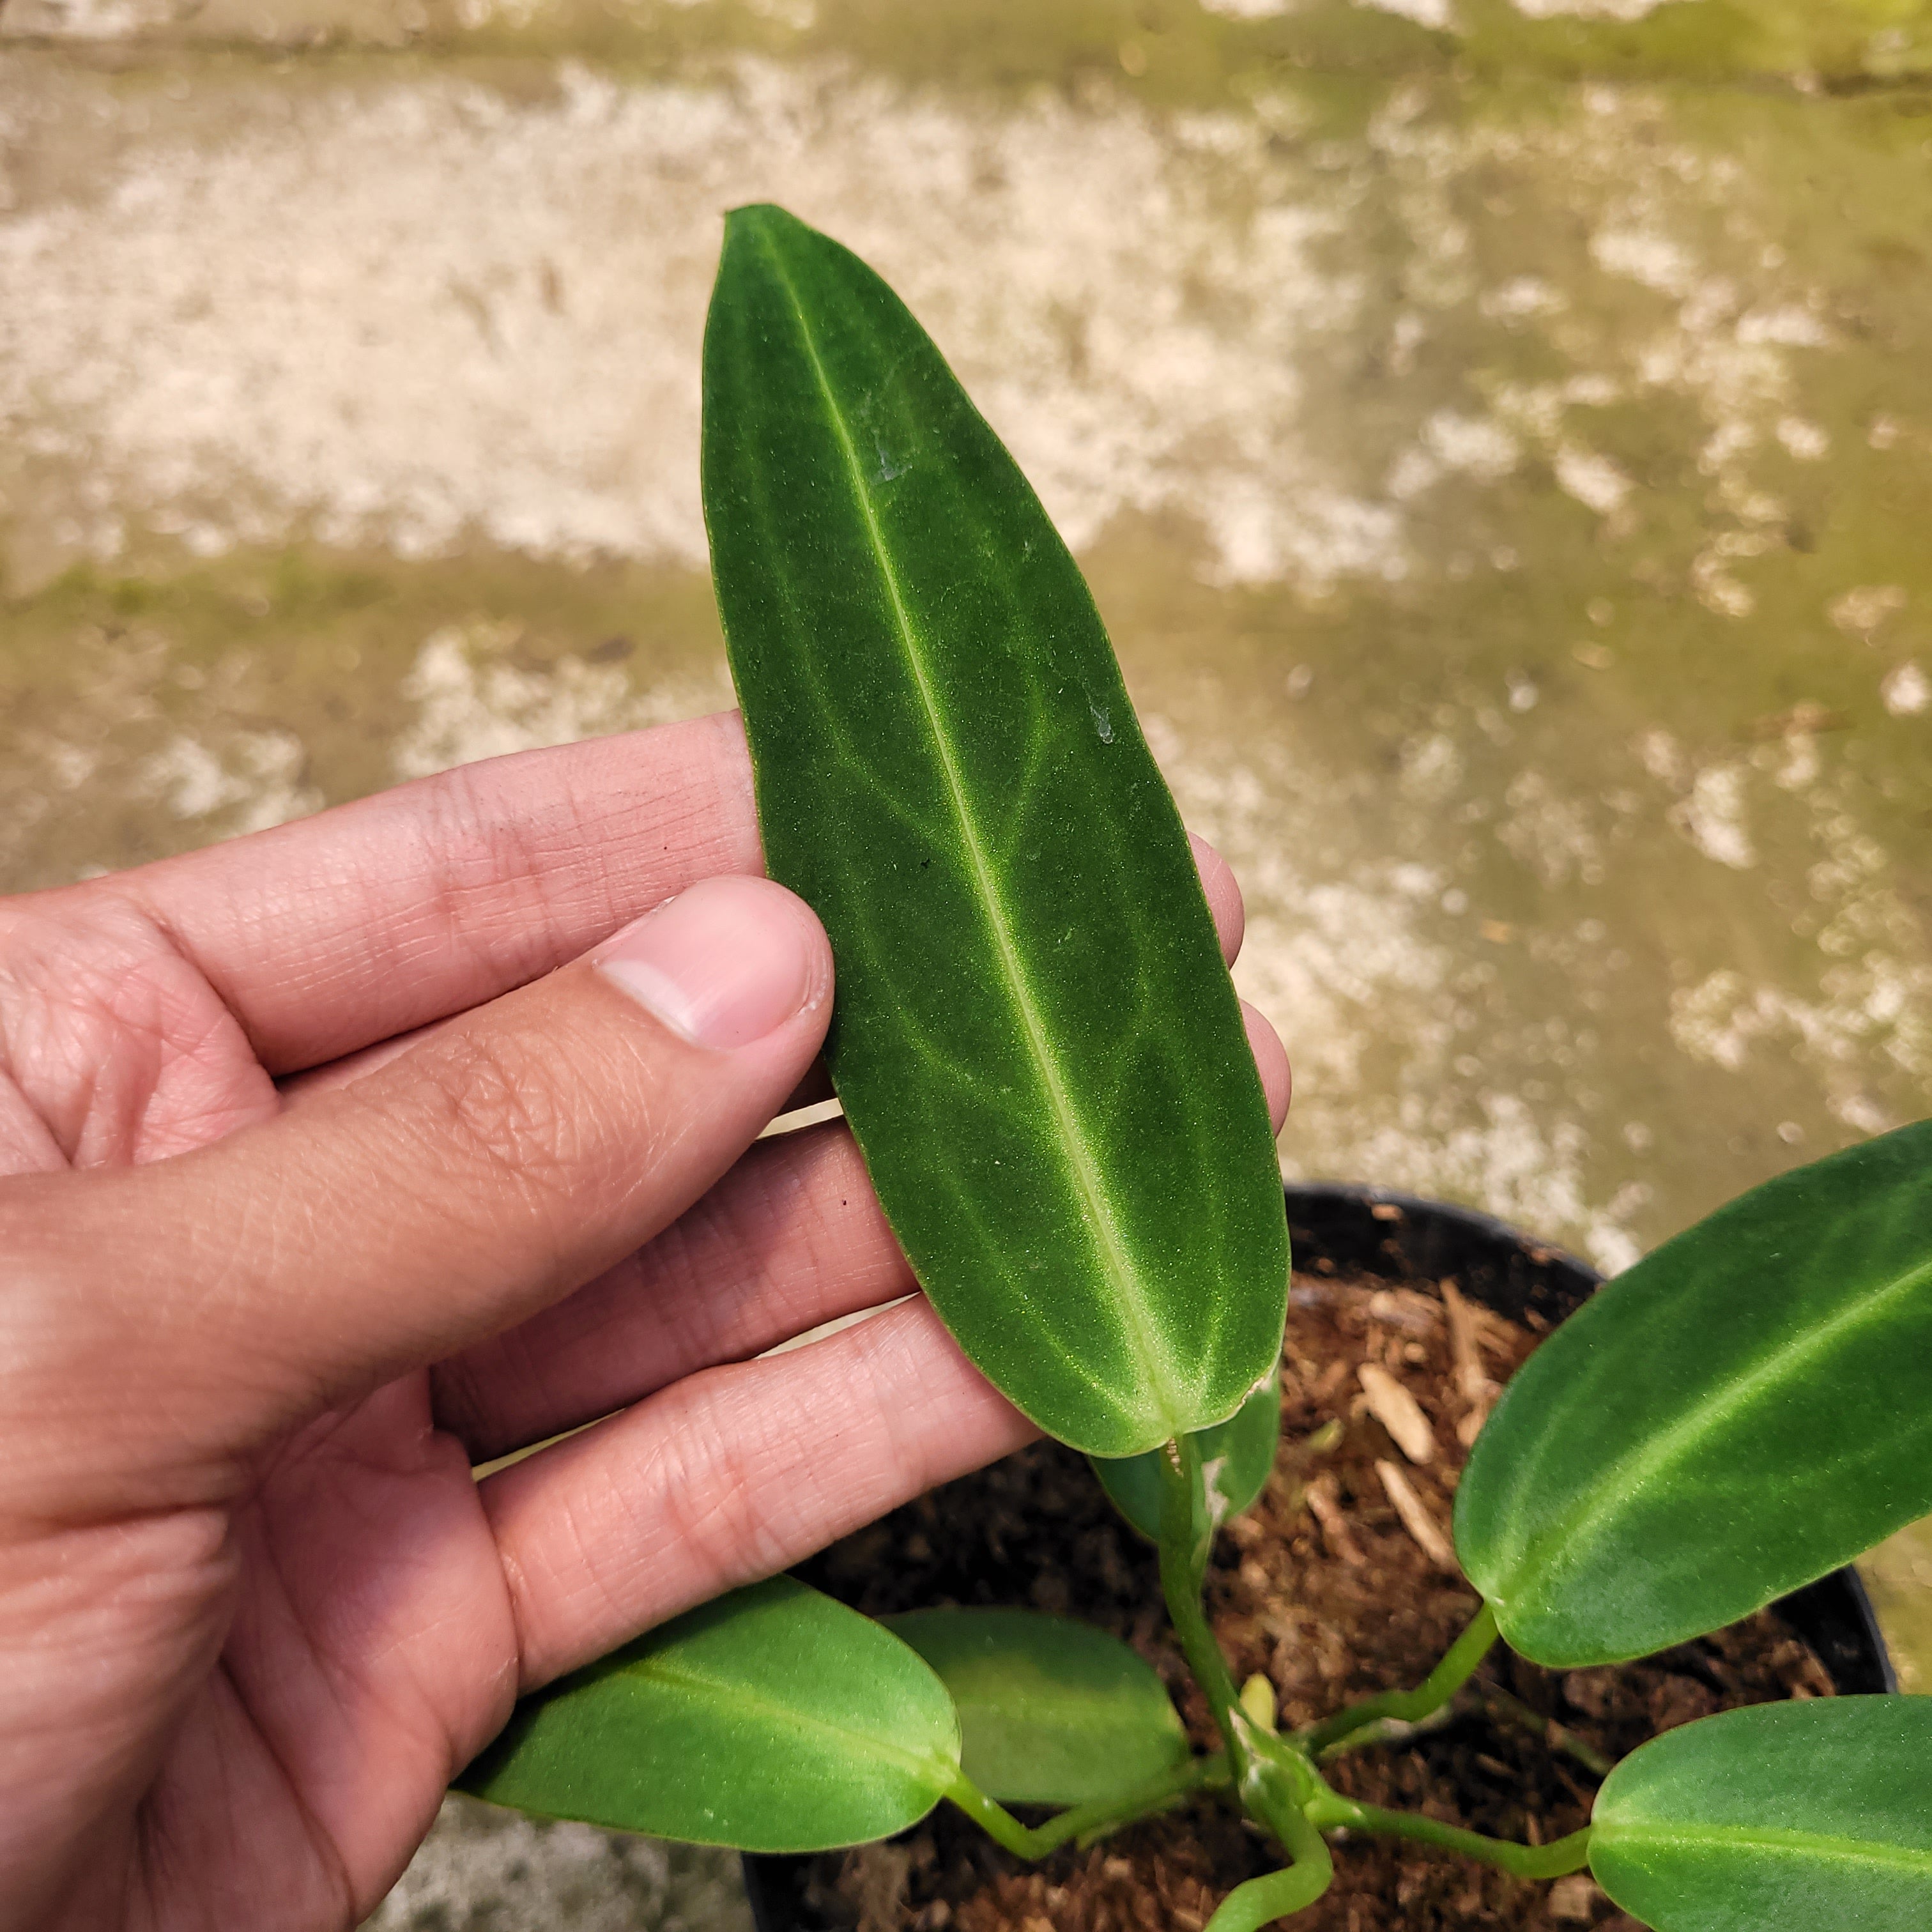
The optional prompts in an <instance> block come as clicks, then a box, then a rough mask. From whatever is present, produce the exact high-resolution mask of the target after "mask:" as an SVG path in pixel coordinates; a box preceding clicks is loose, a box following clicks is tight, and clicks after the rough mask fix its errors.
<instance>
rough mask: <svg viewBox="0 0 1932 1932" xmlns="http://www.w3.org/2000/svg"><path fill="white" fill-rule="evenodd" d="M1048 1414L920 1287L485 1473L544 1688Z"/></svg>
mask: <svg viewBox="0 0 1932 1932" xmlns="http://www.w3.org/2000/svg"><path fill="white" fill-rule="evenodd" d="M1036 1433H1037V1431H1036V1430H1034V1427H1033V1425H1032V1424H1031V1423H1029V1422H1028V1421H1026V1419H1025V1418H1024V1417H1023V1416H1022V1415H1020V1414H1019V1412H1017V1411H1016V1409H1013V1408H1012V1407H1011V1406H1010V1405H1009V1404H1008V1403H1007V1401H1006V1400H1005V1399H1004V1397H1001V1396H1000V1395H998V1394H996V1393H995V1391H994V1390H993V1388H992V1386H991V1385H989V1383H987V1382H986V1381H985V1380H984V1379H983V1378H982V1377H981V1376H980V1374H979V1373H978V1372H977V1370H974V1368H973V1367H971V1364H968V1361H967V1360H966V1358H965V1356H963V1355H962V1354H961V1353H960V1352H959V1345H958V1344H957V1343H955V1342H954V1341H953V1338H952V1337H951V1336H950V1335H949V1334H947V1332H946V1330H945V1328H944V1326H943V1325H941V1322H940V1320H939V1318H938V1316H936V1315H935V1313H933V1311H932V1307H931V1305H930V1304H929V1303H928V1302H926V1301H925V1300H924V1299H923V1298H918V1299H915V1300H913V1301H908V1302H906V1303H904V1304H902V1305H901V1307H898V1308H894V1309H890V1310H887V1311H886V1313H884V1314H883V1315H879V1316H874V1317H873V1318H872V1319H871V1320H870V1321H868V1322H861V1323H859V1325H857V1326H856V1328H848V1329H846V1330H845V1331H843V1332H842V1333H841V1334H837V1335H834V1336H830V1337H827V1338H826V1340H823V1341H822V1342H815V1343H813V1344H812V1345H811V1346H810V1347H808V1348H805V1349H796V1350H794V1351H793V1352H792V1353H790V1354H789V1355H778V1356H772V1357H769V1358H766V1360H764V1361H755V1362H742V1363H738V1364H733V1366H731V1367H727V1368H720V1369H713V1370H709V1371H708V1372H707V1373H705V1374H703V1375H701V1376H693V1377H691V1378H689V1379H686V1380H685V1381H683V1382H679V1383H677V1384H676V1385H673V1387H671V1388H668V1389H666V1390H665V1391H664V1392H663V1393H662V1394H660V1395H658V1396H655V1397H653V1398H652V1400H649V1402H646V1403H641V1404H640V1405H639V1406H637V1408H635V1409H629V1410H627V1411H626V1412H625V1413H624V1414H623V1415H619V1416H613V1417H612V1418H610V1420H609V1421H607V1422H604V1423H600V1424H598V1426H597V1427H595V1429H591V1430H586V1431H585V1432H584V1433H583V1434H581V1435H580V1436H572V1437H571V1439H569V1440H568V1442H561V1443H559V1444H557V1445H555V1446H554V1447H553V1448H549V1449H546V1450H544V1451H541V1452H540V1453H539V1454H537V1455H535V1456H532V1457H529V1459H528V1460H526V1461H524V1462H522V1463H517V1464H515V1465H514V1466H512V1467H511V1468H509V1469H505V1470H502V1471H500V1472H499V1473H498V1474H496V1475H493V1476H492V1477H490V1478H489V1479H488V1480H487V1481H486V1482H485V1483H484V1484H483V1486H482V1499H483V1505H484V1510H485V1511H486V1512H487V1514H488V1516H489V1518H490V1524H491V1526H492V1528H493V1530H494V1531H495V1533H496V1544H497V1548H498V1550H499V1553H500V1555H501V1556H502V1562H503V1572H504V1575H505V1577H506V1578H507V1579H508V1583H509V1586H510V1590H511V1603H512V1608H513V1610H514V1615H515V1617H516V1619H517V1632H518V1637H519V1640H520V1657H521V1664H522V1686H521V1688H523V1689H524V1690H526V1691H527V1690H530V1689H532V1688H535V1686H536V1685H539V1684H542V1683H545V1682H548V1681H549V1680H550V1679H551V1678H553V1677H556V1676H559V1675H560V1674H561V1673H562V1672H565V1671H566V1670H574V1668H575V1667H577V1665H579V1664H583V1663H585V1662H586V1661H589V1659H590V1658H594V1657H600V1656H601V1655H604V1652H607V1651H608V1650H610V1649H613V1647H615V1646H616V1645H618V1644H619V1643H623V1642H625V1640H628V1638H630V1637H633V1636H634V1635H635V1634H637V1632H638V1631H640V1630H643V1629H646V1628H648V1627H649V1626H650V1625H652V1624H655V1623H658V1622H661V1621H662V1620H663V1619H664V1618H666V1617H670V1616H676V1614H677V1613H679V1611H680V1610H688V1609H689V1608H690V1607H691V1605H693V1604H699V1603H703V1602H705V1601H708V1600H709V1598H712V1597H714V1596H715V1595H718V1592H720V1591H721V1590H728V1589H733V1588H735V1587H736V1586H737V1585H739V1584H740V1583H750V1582H751V1581H753V1580H754V1579H756V1578H757V1577H769V1576H770V1575H772V1574H773V1573H774V1572H775V1571H779V1570H782V1569H784V1568H785V1567H786V1566H787V1565H789V1564H792V1563H796V1562H798V1561H799V1559H801V1558H802V1557H804V1556H808V1555H810V1554H811V1552H812V1551H814V1550H820V1549H822V1548H823V1547H824V1546H825V1545H826V1544H828V1543H829V1542H831V1541H832V1540H833V1539H834V1538H836V1537H839V1536H842V1535H844V1534H845V1533H846V1532H847V1531H848V1530H852V1529H857V1528H858V1527H859V1526H860V1525H862V1524H863V1523H870V1522H871V1521H873V1520H874V1519H875V1518H877V1517H879V1516H881V1515H883V1514H884V1512H885V1511H887V1510H889V1509H891V1508H894V1507H895V1506H896V1505H898V1504H900V1503H902V1502H906V1501H907V1500H908V1499H910V1498H911V1497H913V1496H919V1495H921V1494H922V1493H924V1492H925V1491H926V1490H929V1489H930V1488H932V1487H933V1485H934V1484H935V1483H943V1482H945V1481H949V1480H950V1478H953V1477H954V1476H958V1475H964V1474H965V1472H967V1471H968V1470H969V1469H978V1468H980V1466H982V1465H983V1464H984V1463H989V1462H992V1460H994V1459H995V1458H996V1457H1000V1456H1004V1455H1006V1454H1008V1453H1010V1451H1013V1450H1014V1449H1016V1448H1019V1447H1020V1446H1021V1445H1022V1444H1023V1443H1025V1442H1028V1441H1030V1440H1031V1439H1032V1438H1033V1436H1034V1435H1035V1434H1036Z"/></svg>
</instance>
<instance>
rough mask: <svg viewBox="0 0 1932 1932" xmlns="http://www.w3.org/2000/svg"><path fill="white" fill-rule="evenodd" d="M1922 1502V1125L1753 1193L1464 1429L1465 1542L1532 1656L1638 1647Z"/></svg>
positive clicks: (1801, 1578) (1930, 1416) (1569, 1657)
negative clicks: (1472, 1434)
mask: <svg viewBox="0 0 1932 1932" xmlns="http://www.w3.org/2000/svg"><path fill="white" fill-rule="evenodd" d="M1928 1510H1932V1121H1922V1122H1921V1123H1920V1124H1918V1126H1916V1127H1904V1128H1901V1129H1900V1130H1899V1131H1898V1132H1897V1133H1891V1134H1888V1135H1886V1136H1884V1137H1883V1138H1882V1139H1878V1140H1873V1141H1867V1142H1865V1143H1864V1144H1863V1145H1861V1146H1858V1147H1855V1148H1849V1149H1848V1150H1847V1151H1846V1152H1844V1153H1843V1154H1834V1155H1833V1156H1832V1157H1830V1158H1829V1160H1821V1161H1819V1162H1817V1163H1814V1165H1813V1166H1809V1167H1804V1168H1800V1169H1797V1170H1796V1172H1793V1173H1790V1174H1787V1175H1784V1176H1782V1177H1781V1178H1779V1179H1778V1180H1776V1181H1769V1182H1767V1183H1766V1184H1765V1185H1764V1186H1763V1187H1760V1188H1757V1189H1754V1190H1753V1191H1752V1192H1751V1193H1749V1194H1747V1195H1745V1196H1742V1198H1741V1199H1739V1200H1736V1201H1734V1202H1731V1203H1730V1205H1729V1206H1728V1207H1725V1208H1721V1209H1719V1210H1718V1212H1717V1213H1716V1214H1713V1215H1712V1216H1711V1217H1710V1218H1709V1220H1706V1221H1703V1222H1700V1223H1699V1224H1698V1225H1697V1226H1696V1227H1694V1228H1692V1229H1690V1230H1689V1231H1688V1232H1686V1233H1685V1234H1682V1235H1679V1236H1678V1237H1677V1238H1676V1240H1674V1241H1670V1242H1668V1243H1667V1244H1665V1245H1664V1247H1661V1248H1659V1249H1658V1250H1657V1251H1656V1253H1654V1254H1652V1255H1650V1256H1647V1257H1646V1259H1644V1260H1643V1261H1641V1262H1639V1263H1638V1264H1637V1266H1636V1267H1634V1268H1631V1270H1630V1271H1628V1273H1627V1274H1622V1275H1620V1276H1619V1277H1618V1278H1617V1279H1616V1280H1615V1281H1613V1282H1612V1283H1610V1286H1608V1287H1607V1288H1605V1289H1602V1290H1601V1291H1600V1292H1598V1294H1597V1295H1595V1297H1594V1298H1592V1301H1590V1302H1589V1304H1587V1305H1586V1306H1585V1307H1583V1309H1582V1310H1580V1311H1579V1312H1578V1313H1577V1314H1575V1315H1574V1316H1571V1319H1569V1320H1568V1322H1565V1324H1564V1325H1563V1326H1562V1328H1560V1329H1559V1330H1558V1331H1557V1332H1556V1334H1554V1335H1553V1336H1552V1337H1550V1340H1548V1341H1547V1342H1546V1343H1544V1345H1543V1346H1542V1347H1541V1348H1540V1349H1538V1351H1537V1352H1536V1353H1535V1355H1533V1356H1532V1357H1531V1358H1530V1359H1529V1362H1528V1363H1527V1364H1526V1365H1525V1366H1524V1367H1523V1370H1521V1372H1520V1373H1519V1374H1518V1375H1517V1377H1516V1379H1515V1380H1514V1382H1512V1383H1511V1385H1510V1388H1509V1389H1508V1393H1507V1394H1505V1397H1504V1398H1503V1400H1502V1403H1500V1404H1499V1406H1498V1407H1497V1409H1496V1413H1495V1414H1494V1415H1493V1416H1492V1417H1491V1418H1490V1421H1489V1424H1488V1426H1487V1427H1486V1428H1485V1429H1484V1431H1483V1433H1482V1435H1481V1436H1480V1437H1479V1438H1478V1441H1477V1443H1476V1446H1475V1451H1474V1452H1473V1453H1472V1455H1471V1457H1470V1459H1469V1468H1468V1469H1467V1470H1466V1472H1465V1473H1464V1475H1463V1481H1462V1485H1461V1487H1460V1490H1458V1492H1457V1499H1456V1547H1457V1551H1458V1553H1459V1554H1460V1556H1461V1558H1462V1561H1463V1568H1464V1569H1465V1570H1466V1571H1467V1572H1468V1574H1469V1580H1470V1581H1471V1582H1472V1583H1474V1584H1475V1586H1476V1587H1477V1589H1479V1590H1481V1592H1482V1593H1483V1595H1484V1597H1486V1598H1487V1599H1488V1600H1489V1602H1490V1604H1491V1606H1492V1607H1493V1608H1494V1610H1495V1611H1496V1617H1497V1621H1498V1622H1499V1624H1500V1625H1501V1627H1502V1633H1503V1635H1504V1636H1505V1637H1506V1638H1507V1639H1508V1640H1509V1642H1510V1643H1511V1644H1512V1645H1513V1646H1514V1647H1515V1648H1516V1649H1517V1650H1519V1651H1520V1652H1523V1655H1525V1656H1527V1657H1531V1658H1535V1660H1536V1661H1538V1663H1541V1664H1559V1665H1568V1664H1599V1663H1607V1662H1611V1661H1616V1660H1618V1659H1620V1658H1630V1657H1637V1656H1641V1655H1645V1654H1646V1653H1648V1652H1651V1651H1654V1650H1658V1649H1662V1648H1663V1647H1664V1646H1666V1645H1667V1644H1672V1643H1678V1642H1679V1641H1680V1640H1682V1639H1684V1638H1685V1637H1694V1636H1696V1635H1698V1634H1700V1633H1702V1632H1703V1631H1710V1630H1715V1629H1717V1628H1719V1627H1720V1626H1721V1625H1724V1624H1727V1623H1730V1622H1732V1621H1733V1620H1734V1619H1736V1618H1738V1617H1741V1616H1745V1614H1747V1613H1748V1612H1750V1611H1752V1610H1756V1609H1757V1608H1758V1607H1760V1605H1762V1604H1766V1603H1769V1601H1771V1600H1772V1598H1774V1597H1776V1596H1779V1595H1782V1594H1783V1593H1784V1592H1786V1591H1787V1590H1791V1589H1796V1587H1797V1586H1799V1585H1800V1584H1802V1583H1808V1582H1809V1581H1811V1579H1812V1578H1814V1577H1820V1576H1822V1575H1823V1574H1824V1573H1825V1572H1826V1571H1828V1570H1831V1569H1833V1568H1836V1567H1837V1566H1838V1565H1840V1564H1841V1563H1844V1562H1849V1560H1850V1559H1852V1557H1854V1556H1858V1554H1859V1553H1861V1552H1862V1551H1864V1550H1868V1549H1870V1547H1871V1546H1872V1545H1873V1544H1875V1543H1876V1542H1878V1541H1880V1540H1881V1539H1882V1538H1884V1537H1885V1536H1887V1535H1889V1534H1890V1533H1891V1532H1892V1531H1893V1530H1894V1529H1898V1528H1899V1527H1900V1526H1901V1525H1903V1524H1905V1523H1909V1522H1911V1521H1912V1520H1913V1519H1914V1518H1915V1517H1919V1516H1922V1515H1924V1514H1926V1512H1927V1511H1928Z"/></svg>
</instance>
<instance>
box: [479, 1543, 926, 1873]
mask: <svg viewBox="0 0 1932 1932" xmlns="http://www.w3.org/2000/svg"><path fill="white" fill-rule="evenodd" d="M958 1766H959V1724H958V1721H957V1720H956V1718H955V1717H954V1715H953V1704H952V1700H950V1698H949V1697H947V1694H946V1689H945V1687H944V1685H942V1684H941V1682H939V1680H938V1678H936V1677H935V1676H934V1675H933V1673H932V1671H931V1670H929V1669H928V1668H927V1667H926V1665H925V1664H923V1663H922V1662H921V1661H919V1658H918V1657H917V1656H916V1655H915V1654H914V1653H913V1652H912V1651H910V1650H909V1649H907V1647H906V1646H904V1644H903V1643H900V1642H899V1640H898V1639H897V1638H896V1637H893V1636H892V1635H890V1634H889V1633H888V1632H887V1631H885V1630H884V1629H883V1628H882V1627H881V1626H880V1625H877V1624H876V1623H874V1622H872V1621H871V1619H869V1618H868V1617H862V1616H859V1613H857V1612H856V1610H847V1609H846V1608H845V1607H844V1605H843V1604H836V1603H834V1602H833V1601H832V1599H831V1598H829V1597H825V1596H821V1595H820V1594H819V1593H818V1592H817V1591H816V1590H812V1589H807V1588H806V1587H805V1585H803V1584H802V1583H794V1582H793V1580H791V1579H790V1577H773V1578H772V1579H771V1580H769V1582H767V1583H756V1584H754V1585H752V1586H751V1588H750V1589H744V1590H738V1591H734V1592H733V1593H732V1594H731V1595H729V1596H726V1597H721V1598H718V1601H716V1602H715V1603H712V1604H706V1605H705V1606H704V1607H703V1609H701V1610H693V1611H691V1613H689V1614H688V1616H682V1617H679V1618H678V1619H676V1621H675V1622H671V1623H668V1624H666V1625H664V1626H663V1628H661V1629H658V1630H655V1631H651V1632H650V1633H649V1634H648V1635H646V1636H644V1637H640V1638H639V1639H638V1640H637V1641H636V1642H635V1643H631V1644H627V1645H626V1646H625V1647H624V1648H623V1649H622V1650H619V1651H616V1652H613V1653H612V1654H611V1655H610V1656H609V1657H607V1658H604V1660H603V1661H601V1663H598V1664H592V1666H590V1667H589V1669H587V1670H580V1671H578V1672H577V1673H576V1674H575V1675H574V1676H571V1677H567V1678H565V1679H562V1680H561V1681H560V1682H558V1683H556V1684H555V1685H551V1686H550V1687H549V1688H547V1689H546V1690H543V1691H538V1692H537V1693H536V1694H535V1696H533V1697H526V1698H525V1699H524V1700H523V1701H522V1702H521V1703H520V1704H518V1705H517V1709H516V1712H515V1714H514V1716H512V1718H511V1720H510V1723H509V1726H508V1729H507V1730H505V1732H504V1733H503V1734H502V1736H501V1737H499V1739H497V1740H496V1742H495V1743H494V1744H493V1745H491V1746H490V1748H489V1749H488V1750H487V1751H485V1752H484V1754H483V1755H482V1756H481V1757H479V1758H478V1760H476V1762H475V1763H474V1764H472V1766H470V1767H469V1769H468V1770H467V1771H466V1772H464V1773H463V1776H462V1778H460V1779H459V1780H458V1789H459V1790H463V1791H467V1792H469V1793H472V1795H473V1796H476V1797H478V1798H487V1799H490V1801H491V1802H493V1803H494V1804H498V1805H514V1807H515V1808H517V1810H519V1811H535V1812H538V1813H539V1814H541V1815H543V1816H544V1817H550V1818H581V1819H585V1820H588V1821H589V1823H592V1824H593V1825H607V1826H613V1827H615V1828H616V1829H619V1830H620V1831H625V1832H652V1833H653V1834H655V1835H656V1836H658V1837H659V1838H682V1839H685V1840H687V1841H689V1842H691V1843H695V1844H705V1845H730V1846H735V1847H736V1848H737V1849H739V1850H741V1851H754V1852H803V1851H814V1850H823V1849H827V1848H829V1847H830V1846H836V1845H852V1844H859V1843H863V1842H865V1841H867V1840H868V1839H871V1838H883V1837H885V1836H886V1835H887V1834H888V1833H890V1832H897V1831H899V1830H901V1829H904V1827H905V1826H907V1825H910V1824H912V1823H914V1822H915V1821H916V1820H918V1819H920V1818H922V1817H925V1815H926V1813H927V1812H928V1811H931V1810H932V1807H933V1805H934V1804H935V1802H937V1801H938V1799H939V1798H940V1796H941V1795H942V1794H943V1793H944V1791H945V1790H946V1788H947V1784H948V1783H949V1782H950V1780H951V1778H952V1777H953V1774H954V1772H956V1769H957V1768H958Z"/></svg>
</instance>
